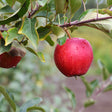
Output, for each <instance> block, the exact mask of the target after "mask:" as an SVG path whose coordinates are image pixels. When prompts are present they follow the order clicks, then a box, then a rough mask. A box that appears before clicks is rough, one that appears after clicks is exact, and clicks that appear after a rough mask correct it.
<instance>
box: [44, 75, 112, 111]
mask: <svg viewBox="0 0 112 112" xmlns="http://www.w3.org/2000/svg"><path fill="white" fill-rule="evenodd" d="M58 75H61V73H59V74H57V76H58ZM86 79H87V80H88V81H92V80H93V79H98V80H99V81H101V80H102V79H101V77H99V76H86ZM46 82H47V83H49V85H52V86H53V85H54V86H56V88H55V92H53V91H48V90H44V91H43V99H44V101H46V100H47V99H49V100H50V103H51V105H50V106H51V107H55V108H56V107H57V108H59V109H61V108H67V109H68V110H66V109H65V112H69V111H71V110H72V105H71V104H70V100H69V98H68V96H67V94H66V92H65V90H64V88H63V86H62V85H64V86H66V87H68V88H69V89H71V90H72V91H73V92H74V93H75V96H76V101H77V104H76V109H75V111H73V112H79V110H80V109H81V108H83V104H84V102H85V101H86V100H87V99H86V93H85V91H86V89H85V86H84V84H83V83H82V81H81V79H80V78H79V77H78V78H77V80H76V79H75V78H74V77H71V78H64V76H63V77H61V80H59V77H58V78H57V77H54V76H53V77H47V79H46ZM111 97H112V91H109V92H105V93H102V94H100V95H99V96H97V100H96V103H95V104H94V105H92V106H90V107H87V108H85V109H84V111H83V112H112V100H111ZM46 103H48V102H46ZM48 104H49V103H48ZM60 112H61V111H60Z"/></svg>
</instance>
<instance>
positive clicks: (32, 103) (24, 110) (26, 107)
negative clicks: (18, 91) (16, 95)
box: [0, 86, 45, 112]
mask: <svg viewBox="0 0 112 112" xmlns="http://www.w3.org/2000/svg"><path fill="white" fill-rule="evenodd" d="M0 92H1V93H2V94H3V96H1V97H0V98H1V99H0V100H2V99H3V98H5V99H6V100H7V101H8V103H9V105H10V107H11V108H12V110H13V112H16V104H15V103H14V99H13V96H12V94H11V93H10V92H9V91H8V90H6V89H5V88H3V87H2V86H0ZM40 102H42V99H41V98H38V97H37V98H34V99H32V100H29V101H27V102H26V103H25V104H23V105H22V106H21V107H20V110H19V112H29V111H31V110H39V111H41V112H45V110H44V109H43V108H41V107H38V106H36V105H38V104H39V103H40Z"/></svg>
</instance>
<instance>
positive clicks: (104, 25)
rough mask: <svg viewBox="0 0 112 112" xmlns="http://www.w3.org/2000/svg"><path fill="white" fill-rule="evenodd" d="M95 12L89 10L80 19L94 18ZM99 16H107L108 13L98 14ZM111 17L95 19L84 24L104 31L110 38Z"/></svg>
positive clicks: (111, 31)
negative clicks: (100, 19)
mask: <svg viewBox="0 0 112 112" xmlns="http://www.w3.org/2000/svg"><path fill="white" fill-rule="evenodd" d="M96 17H97V13H96V12H89V13H88V14H87V15H86V16H85V17H84V18H83V19H82V20H81V21H85V20H89V19H96ZM98 17H99V18H102V17H109V15H108V14H98ZM111 24H112V19H107V20H102V21H96V22H90V23H85V24H84V25H85V26H88V27H92V28H96V29H98V30H100V31H102V32H104V33H106V34H107V35H108V36H109V37H110V38H112V25H111Z"/></svg>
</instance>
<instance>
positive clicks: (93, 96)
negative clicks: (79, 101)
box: [79, 79, 112, 112]
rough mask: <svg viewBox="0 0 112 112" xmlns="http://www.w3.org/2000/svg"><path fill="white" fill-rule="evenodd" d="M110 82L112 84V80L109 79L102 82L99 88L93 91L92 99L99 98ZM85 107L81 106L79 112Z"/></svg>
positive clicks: (82, 111)
mask: <svg viewBox="0 0 112 112" xmlns="http://www.w3.org/2000/svg"><path fill="white" fill-rule="evenodd" d="M110 84H112V81H111V80H110V79H109V80H107V81H105V82H101V85H100V88H97V90H96V91H95V92H94V93H93V95H92V96H91V97H90V99H93V100H97V97H98V96H99V95H100V94H101V93H103V91H104V90H105V88H107V87H108V86H109V85H110ZM84 110H85V108H84V106H83V107H82V108H80V110H79V112H84Z"/></svg>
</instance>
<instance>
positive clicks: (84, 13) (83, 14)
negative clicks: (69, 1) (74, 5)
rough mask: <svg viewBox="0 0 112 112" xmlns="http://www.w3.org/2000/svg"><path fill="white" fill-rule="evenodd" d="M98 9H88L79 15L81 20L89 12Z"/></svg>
mask: <svg viewBox="0 0 112 112" xmlns="http://www.w3.org/2000/svg"><path fill="white" fill-rule="evenodd" d="M93 11H96V9H88V10H86V11H84V12H83V13H82V14H81V15H80V16H79V19H78V20H79V21H80V20H82V19H83V18H84V17H85V16H86V15H87V14H88V13H90V12H93Z"/></svg>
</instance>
